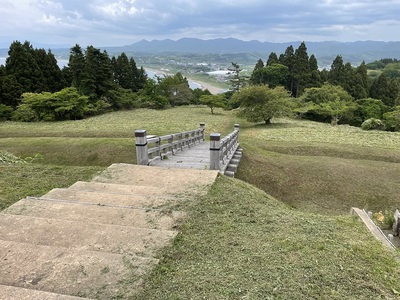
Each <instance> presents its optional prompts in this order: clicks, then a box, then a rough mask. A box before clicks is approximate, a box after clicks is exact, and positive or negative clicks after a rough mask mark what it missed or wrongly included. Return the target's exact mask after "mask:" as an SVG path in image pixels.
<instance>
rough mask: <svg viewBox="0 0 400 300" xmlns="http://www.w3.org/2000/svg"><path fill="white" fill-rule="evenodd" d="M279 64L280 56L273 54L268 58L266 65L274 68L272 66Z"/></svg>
mask: <svg viewBox="0 0 400 300" xmlns="http://www.w3.org/2000/svg"><path fill="white" fill-rule="evenodd" d="M277 63H279V60H278V56H277V55H276V53H275V52H271V54H270V55H269V56H268V60H267V63H266V65H267V66H272V64H277Z"/></svg>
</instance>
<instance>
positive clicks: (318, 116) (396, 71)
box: [231, 42, 400, 131]
mask: <svg viewBox="0 0 400 300" xmlns="http://www.w3.org/2000/svg"><path fill="white" fill-rule="evenodd" d="M370 67H371V69H374V70H380V71H379V72H375V73H373V75H374V76H370V73H371V72H370V71H369V70H368V67H367V65H366V64H365V62H362V63H361V64H360V65H359V66H358V67H353V66H352V65H351V64H350V63H344V62H343V59H342V57H341V56H340V55H338V56H336V58H335V59H334V60H333V62H332V65H331V67H330V69H329V70H327V69H322V70H321V69H319V68H318V61H317V59H316V57H315V56H314V55H311V56H309V55H308V53H307V47H306V45H305V43H304V42H303V43H301V44H300V46H299V47H298V48H297V49H296V50H295V49H294V48H293V47H292V46H289V47H287V49H286V51H285V52H284V53H282V54H280V55H279V56H278V55H277V54H276V53H274V52H272V53H270V55H269V56H268V59H267V60H266V62H265V63H264V62H263V60H261V59H259V60H258V62H257V64H256V65H255V67H254V70H253V72H252V74H251V76H250V79H249V82H248V86H247V87H244V86H245V84H244V85H242V88H241V91H240V93H235V94H234V95H233V97H232V100H231V104H232V105H233V106H234V107H241V114H242V116H244V117H246V118H247V119H249V120H250V121H257V122H258V121H265V122H266V123H269V122H270V121H271V119H272V118H273V117H274V116H279V115H288V114H289V113H290V114H296V115H297V116H300V117H302V118H307V119H311V120H315V121H323V122H328V121H330V122H331V123H332V124H333V125H336V124H338V123H342V124H350V125H354V126H362V127H363V128H364V129H387V130H392V131H394V130H400V84H399V80H400V64H399V63H398V61H397V60H392V59H385V60H382V61H380V62H374V63H371V64H370ZM236 82H238V81H236ZM242 82H243V80H242ZM236 89H237V87H236ZM255 95H258V96H255Z"/></svg>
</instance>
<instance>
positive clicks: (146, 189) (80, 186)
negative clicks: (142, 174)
mask: <svg viewBox="0 0 400 300" xmlns="http://www.w3.org/2000/svg"><path fill="white" fill-rule="evenodd" d="M69 189H71V190H81V191H88V192H101V193H105V194H122V195H136V196H164V195H171V194H172V193H171V192H169V190H168V189H167V188H160V187H154V186H145V185H139V186H136V185H126V184H119V183H106V182H86V181H77V182H75V183H74V184H73V185H71V186H70V187H69Z"/></svg>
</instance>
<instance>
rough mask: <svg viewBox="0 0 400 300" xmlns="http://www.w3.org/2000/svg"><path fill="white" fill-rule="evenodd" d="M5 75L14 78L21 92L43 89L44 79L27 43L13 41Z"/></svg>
mask: <svg viewBox="0 0 400 300" xmlns="http://www.w3.org/2000/svg"><path fill="white" fill-rule="evenodd" d="M6 73H7V74H8V75H13V76H14V77H15V79H16V80H17V81H18V83H19V84H21V86H22V89H23V92H40V91H42V90H43V88H44V81H45V78H44V76H43V74H42V72H41V70H40V68H39V66H38V64H37V61H36V57H35V50H34V49H33V47H32V45H31V44H30V43H29V42H28V41H26V42H25V43H24V44H21V43H20V42H19V41H15V42H13V43H12V44H11V45H10V49H9V51H8V57H7V59H6Z"/></svg>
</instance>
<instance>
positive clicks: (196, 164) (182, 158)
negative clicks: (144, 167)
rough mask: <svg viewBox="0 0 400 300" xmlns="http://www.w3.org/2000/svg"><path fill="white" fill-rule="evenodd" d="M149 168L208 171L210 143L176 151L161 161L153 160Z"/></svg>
mask: <svg viewBox="0 0 400 300" xmlns="http://www.w3.org/2000/svg"><path fill="white" fill-rule="evenodd" d="M150 166H159V167H165V168H179V169H197V170H209V169H210V143H209V142H203V143H201V144H198V145H196V146H193V147H191V148H189V149H185V150H183V151H178V152H176V153H175V154H174V155H172V154H170V155H168V156H167V157H166V158H164V159H163V160H160V159H158V160H155V161H153V162H151V163H150Z"/></svg>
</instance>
